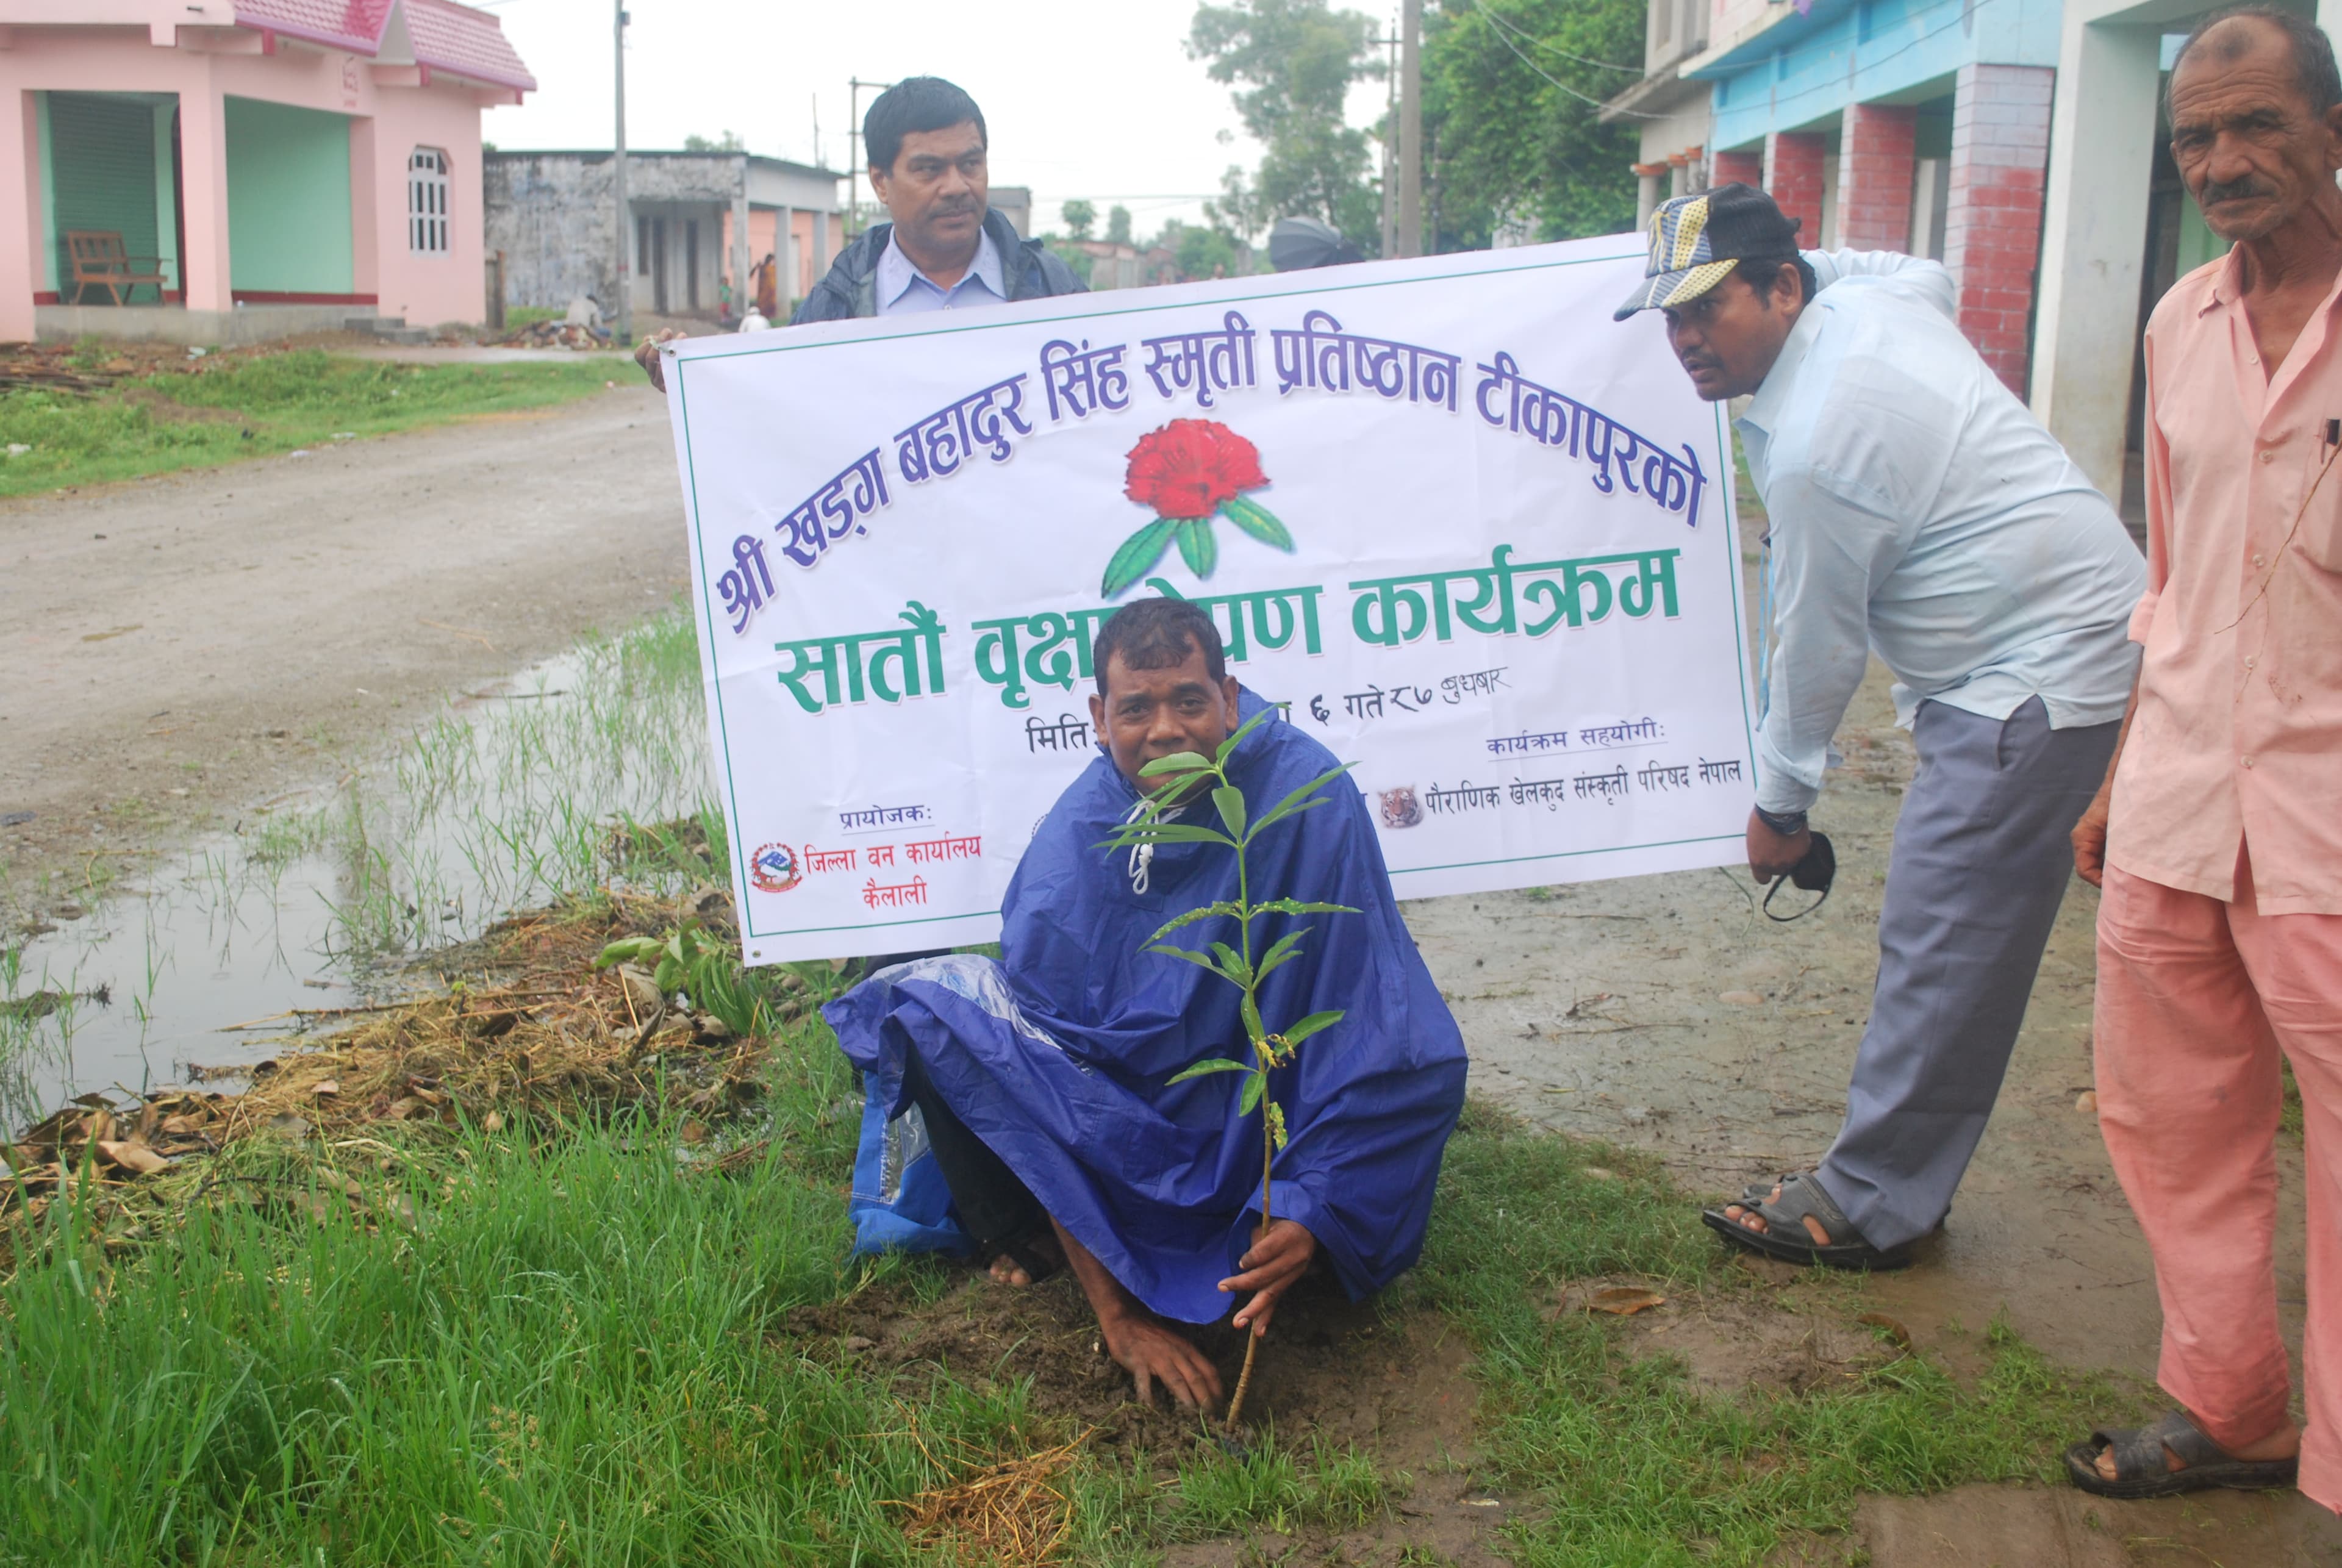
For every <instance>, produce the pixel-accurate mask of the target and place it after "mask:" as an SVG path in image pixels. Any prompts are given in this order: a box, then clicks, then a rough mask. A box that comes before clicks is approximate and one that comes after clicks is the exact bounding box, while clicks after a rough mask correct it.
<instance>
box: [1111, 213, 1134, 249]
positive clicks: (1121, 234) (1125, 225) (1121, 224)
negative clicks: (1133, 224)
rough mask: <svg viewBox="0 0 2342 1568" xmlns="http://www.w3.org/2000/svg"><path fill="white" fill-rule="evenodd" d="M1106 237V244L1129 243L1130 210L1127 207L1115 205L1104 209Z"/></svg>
mask: <svg viewBox="0 0 2342 1568" xmlns="http://www.w3.org/2000/svg"><path fill="white" fill-rule="evenodd" d="M1106 240H1107V243H1109V244H1111V245H1128V244H1129V243H1130V209H1129V208H1128V207H1126V206H1121V205H1116V206H1111V207H1108V208H1107V209H1106Z"/></svg>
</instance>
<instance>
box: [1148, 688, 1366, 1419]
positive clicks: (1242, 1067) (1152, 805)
mask: <svg viewBox="0 0 2342 1568" xmlns="http://www.w3.org/2000/svg"><path fill="white" fill-rule="evenodd" d="M1268 717H1269V715H1268V714H1256V715H1255V716H1254V717H1253V718H1252V719H1251V720H1249V721H1248V722H1246V724H1245V725H1244V726H1243V727H1242V728H1241V729H1239V730H1237V731H1236V734H1232V735H1230V736H1229V737H1228V738H1227V739H1226V740H1225V741H1223V742H1221V743H1220V745H1219V748H1218V750H1217V752H1216V754H1214V755H1212V756H1209V757H1206V756H1205V755H1204V754H1201V753H1200V752H1182V753H1180V754H1177V755H1176V756H1167V757H1158V758H1156V760H1155V761H1154V762H1151V763H1148V764H1146V766H1145V767H1143V768H1141V769H1139V777H1140V778H1141V779H1142V780H1149V779H1156V778H1162V779H1164V780H1165V781H1166V783H1165V784H1164V785H1163V787H1162V788H1161V791H1160V793H1159V794H1156V795H1154V796H1152V797H1150V798H1149V799H1148V800H1147V801H1146V805H1145V807H1144V809H1142V810H1141V811H1140V812H1139V813H1138V814H1136V816H1134V817H1133V818H1132V819H1131V820H1130V821H1128V822H1126V823H1124V824H1122V825H1121V826H1120V827H1118V828H1117V829H1116V831H1115V834H1114V836H1113V837H1112V838H1110V839H1108V840H1106V845H1105V846H1104V847H1108V848H1114V849H1123V848H1127V847H1129V846H1131V845H1133V844H1198V843H1200V844H1226V846H1227V847H1228V848H1230V849H1231V850H1233V851H1235V852H1236V898H1235V899H1234V900H1233V901H1227V900H1223V901H1221V902H1219V903H1216V904H1205V905H1202V906H1199V907H1197V908H1195V909H1191V910H1189V911H1188V912H1187V913H1186V914H1182V915H1179V916H1177V917H1176V919H1173V920H1171V921H1169V922H1168V923H1166V924H1165V925H1164V926H1163V927H1162V928H1161V929H1160V930H1158V931H1156V933H1155V934H1154V936H1153V937H1152V938H1150V939H1149V941H1148V946H1147V950H1148V951H1149V952H1152V953H1160V954H1164V955H1165V956H1166V957H1171V958H1177V959H1181V960H1184V961H1185V962H1186V963H1189V964H1195V965H1196V967H1198V968H1201V969H1208V970H1210V971H1211V972H1212V973H1213V974H1216V975H1218V976H1219V977H1220V978H1221V979H1223V980H1226V982H1228V984H1231V985H1234V986H1235V987H1236V989H1237V991H1238V992H1239V993H1240V994H1242V997H1243V1001H1242V1004H1241V1006H1240V1007H1239V1009H1238V1013H1239V1016H1240V1017H1241V1018H1242V1020H1243V1022H1244V1028H1245V1034H1246V1045H1247V1047H1248V1049H1249V1058H1250V1059H1249V1062H1248V1063H1246V1062H1235V1061H1231V1060H1229V1059H1228V1058H1226V1057H1225V1056H1207V1057H1206V1058H1204V1059H1203V1060H1202V1061H1200V1062H1197V1063H1195V1064H1192V1065H1190V1066H1189V1067H1187V1068H1186V1070H1184V1071H1182V1072H1179V1073H1176V1074H1173V1075H1172V1077H1171V1080H1170V1081H1171V1082H1172V1083H1174V1084H1177V1083H1180V1082H1182V1081H1184V1080H1186V1079H1188V1078H1196V1077H1201V1076H1203V1075H1204V1074H1207V1073H1241V1074H1244V1078H1245V1083H1244V1085H1243V1088H1242V1090H1241V1092H1240V1093H1241V1096H1242V1097H1241V1098H1240V1099H1239V1101H1238V1105H1239V1106H1240V1108H1241V1114H1251V1112H1252V1111H1253V1110H1254V1109H1255V1108H1257V1109H1258V1110H1259V1112H1260V1230H1259V1232H1258V1233H1257V1234H1256V1236H1255V1238H1254V1245H1255V1246H1256V1247H1257V1246H1258V1245H1260V1244H1261V1243H1264V1242H1266V1240H1267V1239H1268V1233H1269V1230H1270V1227H1271V1226H1273V1225H1274V1224H1275V1223H1276V1213H1275V1212H1274V1210H1273V1208H1272V1206H1271V1197H1272V1186H1271V1182H1272V1178H1273V1176H1274V1174H1275V1170H1276V1152H1277V1150H1278V1149H1279V1148H1281V1147H1283V1146H1284V1144H1285V1114H1284V1110H1283V1108H1282V1107H1280V1106H1279V1105H1278V1104H1276V1101H1275V1100H1274V1099H1272V1098H1271V1097H1270V1096H1269V1093H1268V1083H1269V1073H1270V1071H1271V1070H1272V1069H1274V1068H1276V1067H1278V1066H1281V1065H1283V1064H1286V1063H1287V1062H1289V1061H1291V1060H1292V1059H1293V1054H1294V1051H1295V1049H1296V1047H1298V1046H1299V1045H1300V1044H1301V1042H1303V1041H1304V1040H1306V1039H1307V1038H1308V1037H1309V1036H1310V1035H1312V1034H1316V1033H1318V1032H1319V1031H1320V1030H1323V1029H1326V1028H1329V1027H1331V1026H1332V1025H1334V1024H1337V1023H1339V1022H1341V1019H1342V1014H1340V1013H1338V1012H1326V1013H1313V1014H1309V1015H1308V1016H1307V1017H1306V1018H1303V1019H1301V1020H1299V1021H1298V1022H1296V1023H1294V1024H1288V1025H1286V1028H1285V1030H1284V1032H1283V1033H1282V1034H1278V1033H1273V1032H1272V1031H1271V1030H1270V1029H1269V1028H1268V1026H1267V1024H1266V1023H1264V1022H1263V1021H1262V1018H1261V1013H1260V987H1261V982H1262V981H1263V980H1264V979H1265V978H1266V976H1267V975H1268V974H1270V973H1271V972H1272V971H1274V970H1275V969H1276V967H1277V965H1279V964H1284V963H1286V962H1287V961H1288V960H1290V959H1292V958H1294V957H1295V956H1296V955H1297V954H1299V952H1300V945H1301V936H1302V933H1303V932H1305V931H1306V930H1307V929H1308V928H1307V927H1306V926H1304V927H1302V928H1301V929H1300V930H1297V931H1294V932H1291V933H1289V934H1286V935H1285V936H1283V937H1280V938H1278V939H1277V941H1276V944H1274V945H1272V946H1271V947H1270V948H1269V950H1268V951H1267V952H1266V954H1262V955H1261V956H1260V957H1259V958H1258V959H1257V960H1256V959H1255V957H1254V949H1253V934H1252V925H1253V922H1254V921H1256V920H1258V919H1260V918H1262V917H1263V916H1265V915H1269V914H1356V913H1358V912H1357V911H1356V910H1355V909H1353V908H1351V907H1350V906H1349V905H1347V904H1305V903H1302V902H1301V901H1299V900H1297V899H1294V898H1290V897H1280V898H1272V899H1269V900H1267V901H1266V902H1264V903H1261V904H1254V903H1253V900H1252V867H1251V864H1250V863H1249V858H1248V856H1247V855H1246V853H1245V852H1246V850H1247V849H1249V848H1250V847H1251V845H1252V844H1253V842H1254V841H1255V840H1256V839H1257V838H1258V837H1259V836H1260V835H1261V834H1262V833H1264V832H1265V831H1266V830H1267V829H1268V828H1269V827H1271V826H1273V825H1275V824H1276V823H1278V822H1281V821H1283V820H1284V819H1285V818H1286V817H1288V816H1296V815H1298V814H1301V813H1302V812H1305V811H1308V810H1310V809H1312V808H1313V807H1316V806H1321V805H1324V804H1326V797H1325V796H1324V795H1321V794H1318V792H1319V791H1320V790H1322V789H1323V788H1325V786H1326V784H1330V783H1332V782H1333V781H1334V780H1335V779H1337V778H1339V777H1341V776H1342V774H1345V773H1346V772H1348V771H1349V770H1348V766H1347V764H1345V765H1344V766H1342V767H1338V768H1336V769H1334V770H1333V771H1332V772H1330V773H1326V774H1320V775H1319V776H1318V777H1316V778H1315V779H1312V780H1311V781H1310V782H1309V783H1307V784H1304V785H1302V786H1301V787H1300V788H1299V789H1296V790H1295V791H1294V792H1292V793H1291V794H1288V795H1286V797H1285V798H1284V799H1283V800H1281V801H1279V802H1277V804H1276V805H1275V806H1273V807H1271V808H1270V809H1269V810H1268V811H1266V812H1265V813H1263V814H1261V815H1260V816H1258V817H1254V816H1253V815H1252V813H1251V810H1250V808H1249V806H1248V804H1247V803H1246V800H1245V797H1244V792H1243V791H1242V790H1241V789H1239V788H1238V787H1237V786H1236V783H1235V781H1234V780H1232V779H1230V778H1229V776H1228V759H1229V758H1230V757H1232V756H1233V755H1235V754H1236V746H1237V744H1238V743H1240V742H1241V741H1242V740H1243V739H1244V738H1245V736H1246V735H1247V734H1251V733H1252V731H1253V730H1254V729H1255V728H1256V727H1257V726H1258V725H1260V724H1262V723H1263V722H1264V721H1266V719H1267V718H1268ZM1206 781H1211V784H1212V785H1213V787H1211V788H1210V789H1209V790H1208V791H1206V789H1205V788H1204V787H1203V786H1204V785H1205V784H1206ZM1206 793H1208V794H1209V795H1210V797H1211V799H1212V802H1213V804H1215V805H1216V807H1217V808H1218V810H1219V814H1220V820H1221V823H1222V824H1224V825H1225V826H1226V828H1227V830H1228V831H1227V832H1226V833H1219V832H1216V831H1215V830H1213V829H1211V828H1207V827H1203V826H1201V825H1198V824H1191V823H1180V822H1175V821H1173V820H1171V818H1170V817H1169V816H1168V815H1166V803H1169V802H1176V801H1179V800H1182V799H1186V798H1190V797H1193V796H1196V795H1200V794H1206ZM1219 915H1226V916H1229V917H1231V918H1233V919H1234V920H1235V921H1236V927H1237V930H1238V932H1239V933H1240V935H1239V936H1238V938H1237V941H1238V944H1239V945H1238V946H1236V947H1233V948H1232V947H1230V946H1228V945H1227V944H1226V943H1218V942H1216V943H1212V944H1209V946H1208V947H1207V948H1205V949H1200V950H1199V949H1196V948H1186V947H1179V946H1176V945H1173V944H1167V943H1166V942H1165V941H1164V940H1163V939H1164V937H1166V936H1167V935H1169V934H1171V933H1172V932H1174V931H1176V930H1177V929H1178V928H1179V927H1181V926H1183V925H1186V924H1189V923H1190V922H1193V921H1197V920H1203V919H1206V918H1210V917H1213V916H1219ZM1255 1299H1256V1300H1257V1299H1258V1293H1255ZM1259 1351H1260V1331H1259V1324H1257V1323H1254V1324H1251V1325H1249V1326H1248V1327H1247V1329H1246V1336H1245V1359H1244V1370H1243V1372H1242V1373H1239V1374H1238V1375H1237V1377H1236V1393H1235V1394H1234V1395H1233V1396H1232V1397H1231V1398H1230V1399H1229V1401H1228V1411H1227V1415H1226V1418H1225V1420H1224V1422H1223V1424H1222V1429H1223V1430H1224V1431H1226V1432H1227V1433H1234V1432H1235V1431H1236V1424H1237V1423H1238V1422H1239V1421H1240V1420H1242V1418H1243V1415H1244V1403H1245V1395H1246V1393H1248V1392H1250V1390H1251V1388H1252V1373H1253V1364H1254V1362H1255V1360H1256V1357H1257V1355H1258V1353H1259Z"/></svg>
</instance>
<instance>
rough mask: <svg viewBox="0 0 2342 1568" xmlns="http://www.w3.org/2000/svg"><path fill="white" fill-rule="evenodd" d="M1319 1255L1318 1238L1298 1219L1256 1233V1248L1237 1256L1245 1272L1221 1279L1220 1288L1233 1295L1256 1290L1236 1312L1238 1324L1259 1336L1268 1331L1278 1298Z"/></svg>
mask: <svg viewBox="0 0 2342 1568" xmlns="http://www.w3.org/2000/svg"><path fill="white" fill-rule="evenodd" d="M1316 1255H1317V1238H1316V1236H1314V1235H1311V1234H1310V1233H1309V1228H1308V1227H1307V1226H1306V1225H1304V1224H1303V1223H1301V1222H1300V1221H1298V1220H1279V1221H1277V1222H1276V1223H1275V1224H1273V1225H1271V1226H1269V1227H1268V1231H1267V1233H1266V1234H1264V1235H1261V1236H1257V1237H1256V1238H1255V1239H1254V1241H1253V1243H1252V1250H1251V1251H1250V1252H1248V1253H1245V1255H1244V1256H1242V1257H1240V1258H1238V1259H1237V1260H1236V1266H1237V1267H1238V1268H1240V1269H1242V1270H1244V1271H1245V1272H1244V1273H1240V1274H1236V1275H1235V1276H1233V1277H1232V1278H1229V1279H1225V1280H1222V1281H1221V1282H1220V1289H1221V1290H1223V1291H1226V1293H1229V1294H1230V1295H1235V1294H1236V1293H1240V1292H1244V1291H1250V1292H1251V1293H1252V1300H1250V1301H1248V1302H1246V1303H1245V1304H1244V1305H1243V1306H1242V1307H1241V1308H1239V1309H1238V1310H1237V1312H1236V1327H1238V1328H1248V1329H1250V1330H1252V1332H1253V1334H1254V1336H1255V1337H1256V1338H1257V1337H1259V1336H1261V1335H1264V1334H1266V1333H1268V1320H1269V1319H1270V1318H1271V1317H1273V1316H1275V1315H1276V1303H1277V1301H1278V1299H1279V1298H1281V1297H1282V1296H1283V1295H1284V1294H1285V1293H1286V1291H1287V1290H1290V1289H1291V1288H1292V1286H1293V1282H1294V1281H1296V1280H1297V1279H1299V1278H1300V1277H1301V1276H1302V1274H1303V1273H1305V1272H1306V1270H1307V1269H1308V1267H1309V1263H1310V1260H1311V1259H1313V1258H1315V1257H1316Z"/></svg>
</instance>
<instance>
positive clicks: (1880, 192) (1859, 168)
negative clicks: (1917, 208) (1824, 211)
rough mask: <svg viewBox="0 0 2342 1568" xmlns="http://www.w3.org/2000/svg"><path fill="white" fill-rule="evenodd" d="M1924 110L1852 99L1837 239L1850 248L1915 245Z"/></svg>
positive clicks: (1842, 139) (1841, 141)
mask: <svg viewBox="0 0 2342 1568" xmlns="http://www.w3.org/2000/svg"><path fill="white" fill-rule="evenodd" d="M1918 123H1919V111H1918V110H1917V109H1916V108H1908V107H1905V106H1903V105H1894V104H1848V105H1847V107H1846V115H1845V117H1844V119H1843V120H1842V121H1841V122H1840V126H1839V130H1838V144H1837V146H1838V152H1837V243H1838V244H1839V245H1842V246H1844V247H1845V248H1846V249H1847V250H1856V251H1899V250H1908V249H1909V248H1910V245H1911V173H1912V157H1911V148H1912V135H1913V133H1914V131H1916V130H1917V126H1918Z"/></svg>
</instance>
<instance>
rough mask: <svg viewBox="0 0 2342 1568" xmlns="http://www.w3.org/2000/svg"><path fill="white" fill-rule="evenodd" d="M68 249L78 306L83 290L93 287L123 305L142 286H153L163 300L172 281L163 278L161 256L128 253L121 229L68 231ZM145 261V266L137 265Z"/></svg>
mask: <svg viewBox="0 0 2342 1568" xmlns="http://www.w3.org/2000/svg"><path fill="white" fill-rule="evenodd" d="M65 249H66V251H67V252H68V253H70V254H71V255H72V257H73V302H72V303H74V304H75V305H79V304H80V303H81V296H82V291H83V290H85V289H86V288H88V287H89V286H90V285H93V284H95V285H97V286H98V287H100V288H103V289H105V291H106V293H108V294H110V295H113V296H114V303H115V304H116V305H121V304H123V303H125V301H124V298H123V296H124V295H126V294H128V293H130V292H131V291H132V290H133V289H135V288H136V287H137V286H138V285H140V284H152V285H154V287H155V298H156V299H157V300H160V299H161V298H162V297H163V290H164V288H165V285H168V284H169V283H170V281H171V280H170V279H169V278H167V277H165V276H164V275H163V258H162V257H161V256H135V255H130V254H129V253H128V252H126V251H125V250H124V249H123V248H122V233H121V231H120V230H119V229H67V230H66V231H65ZM142 262H143V263H145V266H144V267H141V266H139V265H135V264H138V263H142Z"/></svg>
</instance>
